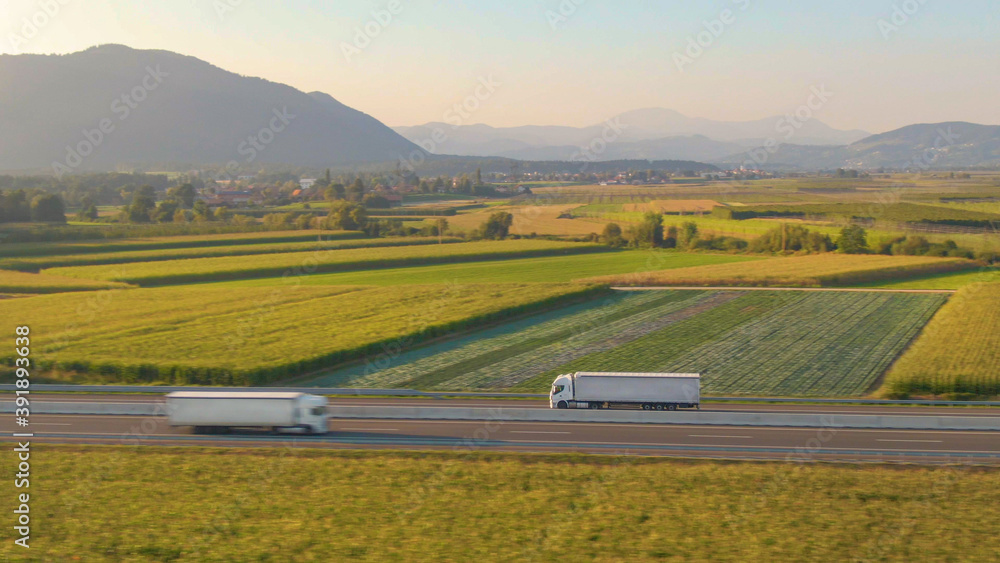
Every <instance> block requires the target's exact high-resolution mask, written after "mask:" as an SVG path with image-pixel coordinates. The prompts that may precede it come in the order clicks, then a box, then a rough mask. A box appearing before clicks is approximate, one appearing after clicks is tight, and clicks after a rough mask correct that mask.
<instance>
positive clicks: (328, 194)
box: [323, 184, 345, 201]
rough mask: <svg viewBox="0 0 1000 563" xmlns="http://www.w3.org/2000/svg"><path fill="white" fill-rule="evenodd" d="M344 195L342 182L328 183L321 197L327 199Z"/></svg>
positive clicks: (331, 199)
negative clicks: (328, 185)
mask: <svg viewBox="0 0 1000 563" xmlns="http://www.w3.org/2000/svg"><path fill="white" fill-rule="evenodd" d="M344 195H345V191H344V184H330V187H328V188H327V189H326V190H324V191H323V197H325V198H326V199H327V201H336V200H338V199H344Z"/></svg>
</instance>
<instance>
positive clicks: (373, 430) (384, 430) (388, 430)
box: [334, 426, 399, 432]
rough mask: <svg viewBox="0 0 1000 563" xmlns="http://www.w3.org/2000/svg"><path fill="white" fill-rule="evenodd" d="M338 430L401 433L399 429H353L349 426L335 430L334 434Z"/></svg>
mask: <svg viewBox="0 0 1000 563" xmlns="http://www.w3.org/2000/svg"><path fill="white" fill-rule="evenodd" d="M337 430H351V431H354V432H379V431H383V432H399V428H353V427H347V426H345V427H343V428H334V432H336V431H337Z"/></svg>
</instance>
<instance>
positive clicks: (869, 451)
mask: <svg viewBox="0 0 1000 563" xmlns="http://www.w3.org/2000/svg"><path fill="white" fill-rule="evenodd" d="M91 399H93V398H92V397H91ZM124 399H126V397H123V396H121V395H119V396H117V397H115V401H116V402H122V401H123V400H124ZM128 399H130V400H135V401H143V402H146V401H155V400H158V399H157V398H156V397H154V396H132V397H129V398H128ZM60 400H61V401H64V400H65V396H64V397H61V398H60ZM336 401H337V402H348V403H349V404H358V402H365V403H370V402H373V401H374V402H375V403H376V404H389V405H393V404H401V403H419V404H420V405H427V404H428V403H431V404H433V405H434V406H444V405H442V404H441V403H447V404H454V406H459V403H461V404H462V406H469V403H475V404H476V405H478V404H480V403H487V406H494V405H496V404H497V403H498V401H443V400H431V401H428V400H409V399H384V400H381V399H371V398H364V399H337V400H336ZM500 402H502V403H503V404H504V405H505V406H513V405H511V404H510V403H512V402H514V401H500ZM517 402H518V403H521V401H517ZM519 406H525V405H519ZM735 406H736V405H726V406H725V408H726V409H732V408H733V407H735ZM739 406H740V407H743V406H744V405H739ZM745 406H746V407H751V406H752V407H753V408H755V409H762V408H766V409H770V408H772V406H771V405H745ZM803 406H804V407H806V408H810V409H813V410H810V411H809V412H816V410H815V409H816V407H810V406H808V405H778V406H774V407H773V408H780V409H788V408H791V407H796V408H798V407H803ZM827 408H828V407H822V408H821V409H820V410H825V409H827ZM861 410H864V411H865V412H866V413H870V412H871V411H870V410H868V409H861ZM879 410H881V409H879ZM904 410H905V411H907V413H909V414H913V413H912V411H913V410H914V408H904ZM947 410H948V411H951V412H954V411H955V410H956V409H947ZM958 410H960V411H962V414H963V415H964V414H971V413H972V412H975V411H976V410H977V409H958ZM983 410H984V413H983V416H997V415H998V414H1000V413H997V412H996V409H989V410H987V409H983ZM928 416H932V414H929V415H928ZM23 431H24V429H20V428H18V427H17V426H15V425H14V420H13V417H11V416H3V417H0V432H2V435H0V437H2V438H3V439H4V440H5V441H12V440H15V439H16V438H14V437H12V433H14V432H23ZM28 431H30V432H32V433H33V434H34V436H33V437H32V438H31V440H32V441H34V442H36V443H39V442H41V443H50V442H58V443H77V444H79V443H85V444H118V445H130V446H131V445H171V446H177V445H186V446H215V447H295V448H303V447H308V448H342V449H343V448H348V449H358V448H361V449H372V448H376V449H419V450H428V449H432V450H446V451H458V452H473V451H520V452H579V453H595V454H605V455H643V456H680V457H706V458H719V459H773V460H787V459H791V460H803V461H864V462H905V463H920V464H924V463H928V464H941V463H972V464H989V465H1000V432H977V431H907V430H861V429H833V428H783V427H740V426H692V425H684V426H678V425H670V424H615V423H593V422H510V421H508V422H499V421H446V420H399V419H395V420H387V419H339V420H338V419H335V420H331V422H330V432H329V434H327V435H324V436H300V435H294V434H284V435H274V434H270V433H267V432H263V431H258V432H255V431H243V432H238V433H233V434H226V435H209V436H204V435H194V434H192V433H191V430H190V429H188V428H171V427H170V426H169V425H168V424H167V420H166V418H164V417H147V416H117V415H46V414H33V415H32V416H31V425H30V428H29V429H28ZM22 439H23V438H22ZM42 451H44V450H42ZM41 455H44V454H41Z"/></svg>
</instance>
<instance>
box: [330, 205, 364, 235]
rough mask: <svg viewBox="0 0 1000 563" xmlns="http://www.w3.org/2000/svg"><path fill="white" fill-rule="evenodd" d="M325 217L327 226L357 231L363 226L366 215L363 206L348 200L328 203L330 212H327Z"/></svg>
mask: <svg viewBox="0 0 1000 563" xmlns="http://www.w3.org/2000/svg"><path fill="white" fill-rule="evenodd" d="M326 219H327V227H328V228H331V229H343V230H345V231H357V230H360V229H361V228H362V227H364V225H365V222H367V220H368V216H367V214H366V213H365V208H364V207H363V206H362V205H360V204H357V203H354V202H349V201H335V202H333V203H332V204H330V212H329V214H327V216H326Z"/></svg>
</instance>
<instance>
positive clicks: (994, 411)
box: [34, 393, 1000, 417]
mask: <svg viewBox="0 0 1000 563" xmlns="http://www.w3.org/2000/svg"><path fill="white" fill-rule="evenodd" d="M34 397H35V399H34V400H35V401H36V402H38V403H43V402H46V401H51V402H60V403H68V402H75V401H80V402H107V403H159V402H163V395H162V394H141V395H140V394H123V393H108V394H90V393H44V394H38V393H36V394H35V395H34ZM708 400H709V401H710V399H708ZM330 404H331V405H356V406H362V405H364V406H386V407H393V406H413V407H483V408H491V407H516V408H539V409H547V408H549V404H548V402H547V401H545V400H539V399H433V398H422V399H410V398H402V397H387V398H382V397H331V398H330ZM701 410H703V411H709V412H762V413H773V412H791V413H794V412H798V413H809V414H902V415H928V416H934V415H937V416H944V415H958V416H996V417H1000V408H993V407H923V406H866V405H814V404H813V405H810V404H781V403H778V404H769V403H712V402H707V403H703V404H702V405H701Z"/></svg>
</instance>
